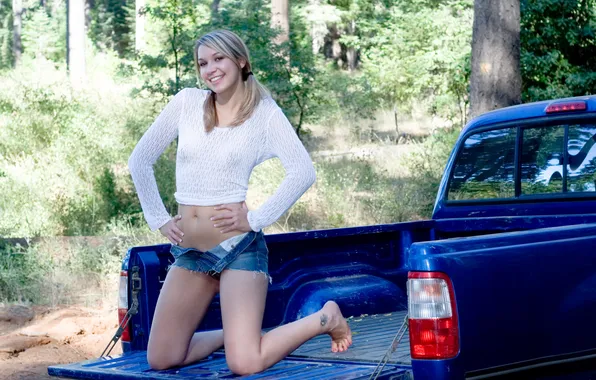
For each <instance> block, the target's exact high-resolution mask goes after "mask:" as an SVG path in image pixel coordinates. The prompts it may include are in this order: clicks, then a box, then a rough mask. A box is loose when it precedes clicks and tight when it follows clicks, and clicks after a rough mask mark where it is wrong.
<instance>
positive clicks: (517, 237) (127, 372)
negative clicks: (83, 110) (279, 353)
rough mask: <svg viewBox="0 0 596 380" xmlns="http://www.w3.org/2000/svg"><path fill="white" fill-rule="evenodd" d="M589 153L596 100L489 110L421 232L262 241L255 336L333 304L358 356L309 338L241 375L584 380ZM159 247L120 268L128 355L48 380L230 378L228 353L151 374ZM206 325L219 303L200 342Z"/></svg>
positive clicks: (592, 275) (593, 154)
mask: <svg viewBox="0 0 596 380" xmlns="http://www.w3.org/2000/svg"><path fill="white" fill-rule="evenodd" d="M595 144H596V96H595V97H589V96H588V97H578V98H569V99H558V100H553V101H545V102H536V103H529V104H524V105H519V106H514V107H508V108H504V109H499V110H496V111H492V112H489V113H486V114H484V115H481V116H479V117H477V118H475V119H474V120H472V121H471V122H469V123H468V125H467V126H466V127H465V128H464V129H463V131H462V132H461V135H460V137H459V139H458V141H457V144H456V145H455V147H454V149H453V152H452V154H451V156H450V158H449V161H448V162H447V166H446V169H445V173H444V176H443V179H442V181H441V185H440V189H439V191H438V194H437V199H436V202H435V207H434V212H433V217H432V219H431V220H423V221H415V222H405V223H396V224H385V225H374V226H363V227H354V228H340V229H331V230H318V231H307V232H296V233H284V234H276V235H268V236H266V240H267V244H268V246H269V251H270V253H269V257H270V262H269V269H270V273H271V275H272V277H273V281H274V282H273V285H272V286H270V288H269V292H268V295H267V307H266V312H265V317H264V322H263V329H264V330H267V329H270V328H273V327H275V326H277V325H279V324H283V323H287V322H291V321H294V320H296V319H298V318H301V317H303V316H305V315H308V314H310V313H312V312H314V311H316V310H318V309H319V308H320V307H321V306H322V305H323V304H324V303H325V301H327V300H328V299H334V300H336V301H337V302H338V304H339V305H340V306H341V308H342V311H343V312H344V315H345V316H350V318H349V323H350V326H351V328H352V331H353V338H354V343H353V346H352V347H351V348H350V349H349V350H348V351H347V352H343V353H333V352H331V351H330V350H329V342H328V337H326V336H323V337H317V338H315V339H313V340H311V341H309V342H307V343H306V344H304V345H303V346H301V347H300V348H298V349H297V350H296V351H294V352H293V353H292V354H291V355H290V356H288V357H287V358H286V359H285V360H283V361H281V362H280V363H278V364H276V365H275V366H273V367H272V368H270V369H268V370H266V371H265V372H262V373H259V374H256V375H252V376H246V378H248V379H309V380H312V379H369V378H370V379H373V378H378V379H411V378H414V379H417V380H419V379H463V378H470V379H483V378H489V377H499V378H509V377H511V376H516V377H519V378H524V379H527V378H544V379H546V378H549V379H554V378H566V379H570V378H591V377H590V376H591V370H592V369H593V368H594V369H596V364H593V363H594V362H593V361H591V360H590V359H592V358H596V328H595V327H596V258H595V257H594V254H595V253H596V147H594V145H595ZM169 248H170V246H169V244H164V245H155V246H144V247H134V248H131V249H130V250H129V251H128V252H127V254H126V256H125V258H124V261H123V264H122V273H121V287H120V308H121V309H120V310H119V315H120V318H121V320H128V319H130V322H129V323H128V324H127V326H126V328H125V329H124V331H123V334H122V346H123V351H124V354H122V355H119V356H105V357H102V358H99V359H95V360H90V361H87V362H82V363H75V364H69V365H56V366H51V367H49V369H48V371H49V374H50V375H52V376H61V377H69V378H79V379H147V378H155V379H178V378H180V379H181V378H205V379H227V378H231V377H234V375H233V374H232V373H231V372H230V370H229V369H228V368H227V366H226V362H225V358H224V352H223V350H221V351H217V352H215V353H214V354H213V355H211V356H210V357H209V358H207V359H204V360H202V361H201V362H198V363H196V364H194V365H190V366H186V367H180V368H174V369H170V370H165V371H155V370H152V369H150V368H149V365H148V364H147V359H146V351H145V350H146V348H147V339H148V335H149V331H150V326H151V320H152V318H153V312H154V309H155V304H156V301H157V296H158V294H159V291H160V287H161V286H162V284H163V281H164V278H165V275H166V271H167V268H168V265H170V264H171V263H172V261H173V258H172V256H171V255H170V253H169ZM172 323H176V321H172ZM217 328H221V314H220V305H219V299H218V298H217V297H216V298H215V299H214V301H213V302H212V304H211V306H210V308H209V311H208V313H207V315H206V317H205V319H204V321H203V323H202V324H201V325H200V326H199V328H198V330H209V329H217ZM595 373H596V372H595ZM581 375H585V376H588V377H577V376H581ZM570 376H573V377H570Z"/></svg>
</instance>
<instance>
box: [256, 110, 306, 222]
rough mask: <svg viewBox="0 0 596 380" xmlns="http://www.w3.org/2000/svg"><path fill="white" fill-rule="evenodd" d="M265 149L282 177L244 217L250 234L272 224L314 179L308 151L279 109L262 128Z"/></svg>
mask: <svg viewBox="0 0 596 380" xmlns="http://www.w3.org/2000/svg"><path fill="white" fill-rule="evenodd" d="M265 133H266V142H267V143H266V145H267V146H266V149H267V151H268V153H269V155H270V156H274V157H278V158H279V160H280V161H281V163H282V165H283V167H284V169H285V170H286V176H285V178H284V180H283V182H282V183H281V184H280V186H279V188H278V189H277V190H276V192H275V193H274V194H273V195H272V196H271V197H270V198H269V199H267V201H266V202H265V203H263V205H262V206H261V207H259V208H258V209H257V210H254V211H249V212H248V215H247V218H248V223H249V225H250V228H251V229H252V230H253V231H260V230H261V229H263V228H265V227H267V226H269V225H271V224H273V223H275V221H277V220H278V219H279V218H280V217H281V216H282V215H283V213H285V212H286V211H288V210H289V209H290V207H292V205H293V204H294V203H296V201H297V200H298V199H299V198H300V197H301V196H302V194H304V192H305V191H306V190H308V188H309V187H311V186H312V184H313V183H314V182H315V180H316V172H315V168H314V166H313V163H312V160H311V158H310V156H309V155H308V152H307V151H306V149H305V148H304V145H302V142H301V141H300V139H299V138H298V136H297V135H296V132H295V131H294V128H293V127H292V125H291V124H290V122H289V121H288V119H287V118H286V116H285V115H284V114H283V112H282V110H281V109H280V108H279V107H276V109H275V111H274V113H273V115H272V116H271V119H270V121H269V123H268V125H267V128H266V132H265Z"/></svg>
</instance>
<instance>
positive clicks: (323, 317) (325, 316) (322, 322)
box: [321, 314, 329, 326]
mask: <svg viewBox="0 0 596 380" xmlns="http://www.w3.org/2000/svg"><path fill="white" fill-rule="evenodd" d="M328 320H329V318H327V314H321V326H325V325H326V324H327V321H328Z"/></svg>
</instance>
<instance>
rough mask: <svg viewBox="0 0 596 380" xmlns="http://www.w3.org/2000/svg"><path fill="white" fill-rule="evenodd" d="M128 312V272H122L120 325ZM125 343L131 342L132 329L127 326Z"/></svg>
mask: <svg viewBox="0 0 596 380" xmlns="http://www.w3.org/2000/svg"><path fill="white" fill-rule="evenodd" d="M127 312H128V272H127V271H121V272H120V288H119V290H118V324H121V323H122V321H123V320H124V317H125V316H126V313H127ZM121 339H122V341H123V342H130V327H129V325H126V327H125V328H124V331H123V332H122V337H121Z"/></svg>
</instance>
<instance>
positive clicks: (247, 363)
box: [226, 354, 265, 375]
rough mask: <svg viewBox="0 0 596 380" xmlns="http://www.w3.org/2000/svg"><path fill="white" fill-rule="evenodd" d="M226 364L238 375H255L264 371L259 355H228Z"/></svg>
mask: <svg viewBox="0 0 596 380" xmlns="http://www.w3.org/2000/svg"><path fill="white" fill-rule="evenodd" d="M226 362H227V363H228V367H229V368H230V371H232V372H233V373H234V374H236V375H252V374H253V373H257V372H261V371H263V370H264V369H265V368H264V365H263V361H262V360H261V358H260V357H258V356H257V355H250V354H246V355H228V354H226Z"/></svg>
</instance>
